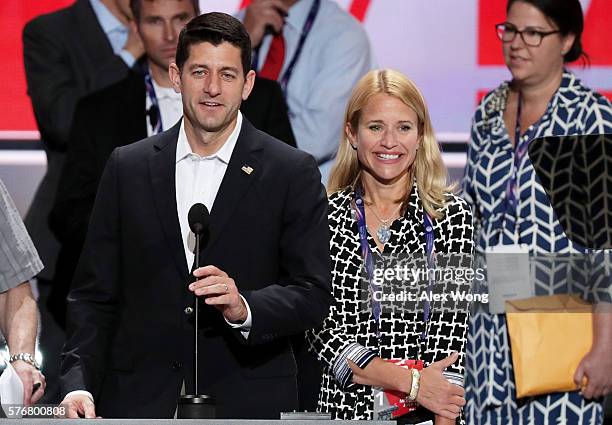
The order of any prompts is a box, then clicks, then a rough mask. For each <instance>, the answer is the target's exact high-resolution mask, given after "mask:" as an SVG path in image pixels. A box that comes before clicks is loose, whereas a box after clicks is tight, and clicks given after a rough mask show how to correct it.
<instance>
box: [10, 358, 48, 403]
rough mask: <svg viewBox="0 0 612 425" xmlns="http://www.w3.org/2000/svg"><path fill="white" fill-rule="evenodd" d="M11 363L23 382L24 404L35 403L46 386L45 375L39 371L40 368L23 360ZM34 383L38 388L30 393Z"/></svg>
mask: <svg viewBox="0 0 612 425" xmlns="http://www.w3.org/2000/svg"><path fill="white" fill-rule="evenodd" d="M11 365H12V366H13V368H14V369H15V372H17V375H18V376H19V379H21V382H22V383H23V404H24V405H25V406H31V405H33V404H36V403H37V402H38V400H40V398H41V397H42V396H43V394H44V393H45V388H46V386H47V383H46V381H45V376H44V375H43V374H42V373H40V370H38V369H36V368H35V367H34V366H32V365H31V364H29V363H26V362H24V361H23V360H17V361H15V362H13V363H11ZM36 384H38V389H37V390H36V391H34V393H32V391H33V389H34V385H36Z"/></svg>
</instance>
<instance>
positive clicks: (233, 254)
mask: <svg viewBox="0 0 612 425" xmlns="http://www.w3.org/2000/svg"><path fill="white" fill-rule="evenodd" d="M250 56H251V48H250V41H249V36H248V34H247V32H246V30H245V29H244V27H243V26H242V24H241V23H240V22H239V21H238V20H236V19H235V18H233V17H231V16H229V15H226V14H222V13H209V14H205V15H202V16H199V17H197V18H195V19H194V20H192V21H191V22H190V23H189V24H187V26H186V27H185V29H184V30H183V31H182V32H181V35H180V36H179V43H178V49H177V53H176V63H173V64H172V65H171V66H170V74H171V79H172V82H173V85H174V87H175V88H176V89H177V90H180V92H181V95H182V103H183V112H184V119H183V120H182V121H181V122H180V123H179V124H177V125H176V126H174V127H173V128H171V129H170V130H168V131H166V132H163V133H160V134H158V135H156V136H153V137H150V138H148V139H145V140H143V141H140V142H137V143H133V144H131V145H128V146H124V147H120V148H117V149H115V151H114V152H113V153H112V155H111V157H110V159H109V161H108V163H107V165H106V168H105V171H104V174H103V177H102V179H101V182H100V186H99V190H98V194H97V196H96V201H95V206H94V209H93V212H92V217H91V221H90V226H89V230H88V234H87V238H86V242H85V246H84V250H83V255H82V256H81V260H80V262H79V266H78V268H77V271H76V275H75V279H74V284H73V287H72V289H71V292H70V295H69V302H68V323H69V326H68V339H67V342H66V346H65V348H64V354H63V356H64V357H63V364H62V384H63V390H64V392H68V394H67V395H66V397H65V398H64V403H66V405H67V407H68V414H69V416H70V417H76V416H77V415H78V414H81V415H85V416H86V417H95V415H96V414H99V415H102V416H105V417H172V415H173V414H174V411H175V407H176V401H177V397H178V396H179V394H180V392H181V387H182V385H183V384H184V385H185V389H186V392H187V393H191V392H192V391H194V388H193V387H194V383H193V380H192V372H193V369H192V366H193V364H192V360H193V349H194V346H193V335H192V333H193V326H194V324H193V318H192V316H193V314H192V312H193V309H192V305H193V302H194V294H195V295H196V296H197V299H198V302H200V303H201V305H202V309H203V317H202V318H201V319H202V320H201V323H200V326H201V328H200V329H201V331H200V334H199V341H200V344H199V346H198V350H199V355H200V357H199V358H200V363H199V365H198V370H199V382H200V390H201V392H203V393H205V394H211V395H213V396H214V397H215V398H216V404H217V417H219V418H231V417H235V418H278V417H279V413H280V412H281V411H287V410H289V411H290V410H293V409H295V408H297V405H298V400H297V390H296V366H295V359H294V356H293V353H292V351H291V346H290V342H289V337H290V336H291V335H294V334H296V333H299V332H303V331H304V330H306V329H308V328H311V327H315V326H319V325H320V323H322V321H323V319H324V318H325V317H326V316H327V312H328V309H329V304H330V302H331V293H330V279H331V276H330V259H329V234H328V224H327V201H326V196H325V190H324V188H323V186H322V185H321V183H320V174H319V172H318V169H317V165H316V162H315V161H314V159H313V158H312V157H311V156H310V155H308V154H306V153H304V152H301V151H298V150H296V149H294V148H292V147H290V146H287V145H286V144H284V143H282V142H280V141H278V140H277V139H274V138H272V137H270V136H268V135H267V134H265V133H263V132H261V131H259V130H257V129H256V128H255V127H253V126H252V125H251V124H250V123H249V121H248V120H247V119H246V118H244V117H243V116H242V114H241V113H240V112H239V107H240V104H241V101H242V100H244V99H246V98H247V97H248V96H249V94H250V92H251V89H252V87H253V84H254V79H255V73H254V72H253V71H249V67H250V63H251V57H250ZM197 202H202V203H204V204H205V205H206V206H207V207H208V208H209V209H210V210H211V217H210V231H209V235H208V238H207V244H206V245H205V247H204V249H203V250H202V253H201V258H203V259H204V264H207V265H206V266H205V267H201V268H199V269H197V270H195V271H194V272H193V275H194V276H195V277H196V278H197V279H198V280H197V281H194V280H193V279H192V278H190V274H189V268H190V267H191V264H192V261H193V258H194V254H193V247H192V242H193V234H192V233H191V232H190V231H189V226H188V223H187V213H188V211H189V209H190V207H191V205H192V204H194V203H197ZM75 391H79V392H75ZM83 391H86V392H83ZM87 392H88V393H87Z"/></svg>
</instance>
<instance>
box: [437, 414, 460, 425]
mask: <svg viewBox="0 0 612 425" xmlns="http://www.w3.org/2000/svg"><path fill="white" fill-rule="evenodd" d="M455 423H456V421H455V419H448V418H445V417H443V416H439V415H436V417H435V419H434V425H455Z"/></svg>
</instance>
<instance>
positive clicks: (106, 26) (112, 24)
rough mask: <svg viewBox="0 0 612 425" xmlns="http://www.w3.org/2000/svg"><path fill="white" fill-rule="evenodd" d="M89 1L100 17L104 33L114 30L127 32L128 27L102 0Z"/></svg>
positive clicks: (99, 20)
mask: <svg viewBox="0 0 612 425" xmlns="http://www.w3.org/2000/svg"><path fill="white" fill-rule="evenodd" d="M89 3H90V4H91V8H92V9H93V11H94V13H95V14H96V17H97V18H98V22H99V23H100V26H101V27H102V31H104V34H110V33H111V32H113V31H125V32H127V27H126V26H125V25H123V24H122V23H121V21H120V20H119V19H117V17H116V16H115V15H113V14H112V13H111V11H110V10H108V8H107V7H106V6H105V5H104V4H103V3H102V2H101V1H100V0H89Z"/></svg>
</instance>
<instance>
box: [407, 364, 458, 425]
mask: <svg viewBox="0 0 612 425" xmlns="http://www.w3.org/2000/svg"><path fill="white" fill-rule="evenodd" d="M458 359H459V354H457V353H454V354H451V355H450V356H448V357H447V358H445V359H443V360H440V361H437V362H435V363H433V364H432V365H431V366H429V367H426V368H425V369H423V370H422V371H421V380H420V384H419V386H420V388H419V392H418V394H417V398H416V401H417V403H419V404H420V405H421V406H423V407H424V408H426V409H428V410H431V411H432V412H433V413H435V414H436V415H439V416H441V417H443V418H447V419H451V420H455V419H456V418H457V417H458V416H459V414H460V413H461V408H462V407H463V406H465V398H464V396H465V391H464V390H463V388H461V387H460V386H458V385H455V384H451V383H450V382H448V381H447V380H446V378H445V377H444V376H443V375H442V372H443V371H444V370H445V369H446V368H447V367H449V366H451V365H452V364H453V363H455V362H456V361H457V360H458Z"/></svg>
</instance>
